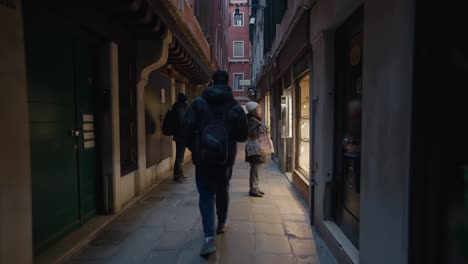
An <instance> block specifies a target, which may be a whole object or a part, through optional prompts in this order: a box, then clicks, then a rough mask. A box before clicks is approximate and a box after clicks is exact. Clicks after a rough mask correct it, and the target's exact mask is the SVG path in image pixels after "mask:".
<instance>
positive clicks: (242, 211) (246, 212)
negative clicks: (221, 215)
mask: <svg viewBox="0 0 468 264" xmlns="http://www.w3.org/2000/svg"><path fill="white" fill-rule="evenodd" d="M228 217H229V219H230V220H233V221H244V222H251V221H252V218H253V217H252V213H251V211H250V208H230V209H229V216H228Z"/></svg>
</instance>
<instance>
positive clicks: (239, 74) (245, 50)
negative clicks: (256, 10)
mask: <svg viewBox="0 0 468 264" xmlns="http://www.w3.org/2000/svg"><path fill="white" fill-rule="evenodd" d="M228 1H229V16H226V19H227V20H228V22H229V27H228V51H229V52H228V63H229V67H228V72H229V85H230V86H231V88H232V90H233V92H234V97H235V98H236V100H237V101H238V102H239V103H241V104H242V105H243V104H245V103H246V102H247V101H249V97H248V89H249V88H250V84H249V82H250V41H249V16H250V6H249V4H250V1H248V0H228ZM236 9H238V10H239V15H238V17H236V16H235V13H236Z"/></svg>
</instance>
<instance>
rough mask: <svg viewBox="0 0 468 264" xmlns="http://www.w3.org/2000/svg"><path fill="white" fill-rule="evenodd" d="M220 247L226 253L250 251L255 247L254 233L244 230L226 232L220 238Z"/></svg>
mask: <svg viewBox="0 0 468 264" xmlns="http://www.w3.org/2000/svg"><path fill="white" fill-rule="evenodd" d="M220 248H221V249H222V251H223V252H224V253H230V252H232V253H234V254H239V252H249V251H254V249H255V240H254V235H253V234H251V233H243V232H229V231H228V232H226V233H224V234H223V236H222V239H221V240H220Z"/></svg>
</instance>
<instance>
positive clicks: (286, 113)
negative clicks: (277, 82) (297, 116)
mask: <svg viewBox="0 0 468 264" xmlns="http://www.w3.org/2000/svg"><path fill="white" fill-rule="evenodd" d="M281 121H282V129H281V132H282V133H281V137H282V138H292V123H293V111H292V89H291V87H290V88H289V89H287V90H285V91H284V94H283V96H281Z"/></svg>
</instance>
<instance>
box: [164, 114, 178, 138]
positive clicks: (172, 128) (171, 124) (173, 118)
mask: <svg viewBox="0 0 468 264" xmlns="http://www.w3.org/2000/svg"><path fill="white" fill-rule="evenodd" d="M176 130H177V112H176V111H175V110H174V109H170V110H169V111H167V113H166V115H165V116H164V121H163V124H162V132H163V134H164V135H165V136H173V135H175V133H176Z"/></svg>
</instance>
